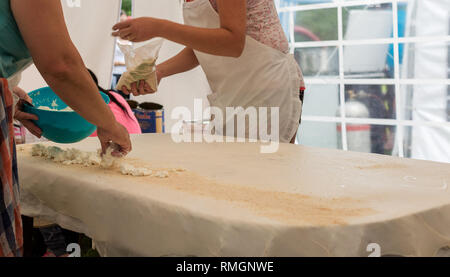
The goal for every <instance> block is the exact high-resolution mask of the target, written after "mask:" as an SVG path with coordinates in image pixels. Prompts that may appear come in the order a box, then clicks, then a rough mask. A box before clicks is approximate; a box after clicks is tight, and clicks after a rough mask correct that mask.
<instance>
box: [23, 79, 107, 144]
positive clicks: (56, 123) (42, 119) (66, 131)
mask: <svg viewBox="0 0 450 277" xmlns="http://www.w3.org/2000/svg"><path fill="white" fill-rule="evenodd" d="M100 94H101V96H102V98H103V100H105V103H106V104H109V101H110V99H109V97H108V95H106V94H104V93H103V92H100ZM28 95H29V96H30V97H31V99H33V105H34V107H31V106H29V105H24V108H23V110H24V112H26V113H31V114H35V115H37V116H38V117H39V120H37V121H34V123H35V124H36V125H37V126H38V127H39V128H41V129H42V132H43V133H42V136H44V137H45V138H47V139H49V140H51V141H53V142H57V143H75V142H79V141H81V140H83V139H85V138H87V137H89V136H90V135H92V133H94V132H95V130H96V129H97V127H96V126H95V125H93V124H91V123H89V122H88V121H87V120H86V119H84V118H83V117H81V116H80V115H79V114H78V113H76V112H74V111H60V110H64V109H65V108H67V104H66V103H64V102H63V101H62V100H61V98H59V97H58V95H56V94H55V93H54V92H53V90H52V89H51V88H49V87H44V88H41V89H37V90H34V91H32V92H30V93H29V94H28ZM86 101H89V99H86ZM42 106H44V107H49V108H51V109H57V110H58V111H47V110H40V109H38V108H39V107H42Z"/></svg>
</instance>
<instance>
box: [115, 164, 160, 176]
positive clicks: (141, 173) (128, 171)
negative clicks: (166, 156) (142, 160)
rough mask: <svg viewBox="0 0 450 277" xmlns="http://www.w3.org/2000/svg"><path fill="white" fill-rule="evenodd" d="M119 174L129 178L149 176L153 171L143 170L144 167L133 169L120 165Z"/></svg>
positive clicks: (126, 165)
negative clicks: (129, 176)
mask: <svg viewBox="0 0 450 277" xmlns="http://www.w3.org/2000/svg"><path fill="white" fill-rule="evenodd" d="M120 172H121V173H122V174H123V175H131V176H150V175H152V173H153V171H152V170H150V169H148V168H145V167H134V166H132V165H130V164H121V165H120Z"/></svg>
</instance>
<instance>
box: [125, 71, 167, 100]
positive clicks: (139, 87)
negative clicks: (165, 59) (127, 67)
mask: <svg viewBox="0 0 450 277" xmlns="http://www.w3.org/2000/svg"><path fill="white" fill-rule="evenodd" d="M162 78H163V75H162V73H161V71H160V70H159V69H158V66H156V80H157V84H158V85H159V82H160V81H161V79H162ZM122 92H123V93H125V94H128V95H130V94H133V95H134V96H139V95H146V94H152V93H155V92H156V91H154V90H153V89H152V88H151V87H150V85H149V84H148V83H147V82H146V81H145V80H140V81H139V82H134V83H132V84H131V90H128V88H127V87H126V86H123V87H122Z"/></svg>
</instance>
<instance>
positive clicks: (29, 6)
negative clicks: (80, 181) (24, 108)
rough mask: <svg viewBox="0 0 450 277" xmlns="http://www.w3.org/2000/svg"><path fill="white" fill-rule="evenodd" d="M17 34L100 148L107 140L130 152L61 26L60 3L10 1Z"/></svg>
mask: <svg viewBox="0 0 450 277" xmlns="http://www.w3.org/2000/svg"><path fill="white" fill-rule="evenodd" d="M11 9H12V11H13V14H14V17H15V19H16V22H17V24H18V26H19V29H20V32H21V34H22V36H23V38H24V40H25V43H26V44H27V46H28V48H29V50H30V53H31V56H32V57H33V61H34V63H35V65H36V67H37V69H38V70H39V72H40V73H41V74H42V76H43V77H44V79H45V81H46V82H47V83H48V84H49V86H50V87H51V88H52V89H53V90H54V91H55V93H57V94H58V95H59V96H60V97H61V99H62V100H63V101H64V102H65V103H67V104H68V105H69V106H70V107H72V108H73V109H74V110H75V111H76V112H78V113H79V114H80V115H81V116H83V117H84V118H85V119H86V120H88V121H89V122H91V123H92V124H94V125H96V126H98V128H99V134H100V135H99V138H100V142H101V144H102V148H104V147H106V145H107V143H108V140H112V141H113V142H115V143H117V144H119V145H120V146H121V148H122V150H123V152H128V151H130V150H131V142H130V140H129V136H128V133H127V132H126V131H124V130H125V128H123V126H121V125H120V124H119V123H117V121H116V120H115V118H114V115H113V113H112V112H111V110H110V109H109V108H108V106H107V105H106V104H105V102H104V101H103V100H102V98H101V96H100V94H99V92H98V89H97V86H96V85H95V84H94V82H93V80H92V78H91V77H90V75H89V73H88V71H87V70H86V67H85V65H84V63H83V60H82V58H81V56H80V54H79V53H78V51H77V49H76V48H75V46H74V45H73V43H72V41H71V39H70V36H69V33H68V30H67V28H66V25H65V21H64V15H63V12H62V7H61V1H60V0H11ZM119 125H120V126H119Z"/></svg>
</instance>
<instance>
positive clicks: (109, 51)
mask: <svg viewBox="0 0 450 277" xmlns="http://www.w3.org/2000/svg"><path fill="white" fill-rule="evenodd" d="M61 3H62V6H63V9H64V16H65V19H66V23H67V27H68V29H69V33H70V36H71V38H72V41H73V42H74V44H75V45H76V47H77V48H78V50H79V52H80V54H81V56H82V57H83V60H84V62H85V64H86V66H87V67H88V68H90V69H91V70H92V71H93V72H95V74H96V75H97V77H98V79H99V83H100V85H102V86H104V87H109V84H110V83H111V74H112V67H113V57H114V43H115V39H114V38H113V37H112V36H111V31H110V30H111V27H112V26H113V25H114V24H115V23H116V22H117V20H118V18H119V14H120V7H121V0H94V1H92V0H90V1H86V0H83V1H81V0H78V1H73V0H61ZM20 86H21V87H22V88H23V89H25V90H26V91H31V90H34V89H38V88H40V87H43V86H46V83H45V81H44V80H43V78H42V77H41V75H40V74H39V72H38V71H37V69H36V67H35V66H34V65H33V66H31V67H30V68H28V69H27V70H26V71H25V72H24V73H23V75H22V81H21V83H20Z"/></svg>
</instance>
